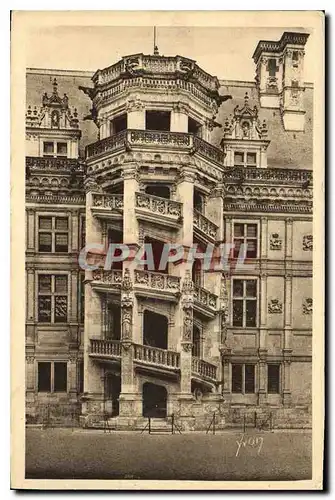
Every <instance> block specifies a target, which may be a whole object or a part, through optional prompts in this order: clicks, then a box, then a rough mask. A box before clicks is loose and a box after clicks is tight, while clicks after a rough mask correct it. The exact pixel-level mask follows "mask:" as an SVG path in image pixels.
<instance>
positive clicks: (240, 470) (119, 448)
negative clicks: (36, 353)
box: [26, 428, 312, 481]
mask: <svg viewBox="0 0 335 500" xmlns="http://www.w3.org/2000/svg"><path fill="white" fill-rule="evenodd" d="M261 438H262V439H261ZM311 450H312V444H311V433H309V432H299V431H292V432H273V433H270V432H256V431H250V432H249V431H248V432H246V434H245V435H243V434H242V433H241V432H237V431H231V432H229V431H226V432H222V433H220V434H216V435H214V436H213V435H206V433H205V432H204V433H189V434H183V435H148V434H142V435H141V434H140V433H139V432H133V433H130V432H129V433H128V432H119V433H116V432H114V433H110V434H109V433H104V432H103V431H98V430H82V429H74V430H71V429H46V430H40V429H33V428H28V429H27V431H26V478H27V479H174V480H176V479H180V480H183V479H184V480H187V479H188V480H230V481H231V480H254V481H256V480H282V481H283V480H295V479H311V474H312V465H311V463H312V459H311Z"/></svg>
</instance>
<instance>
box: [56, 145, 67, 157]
mask: <svg viewBox="0 0 335 500" xmlns="http://www.w3.org/2000/svg"><path fill="white" fill-rule="evenodd" d="M57 156H58V157H60V158H62V157H63V158H67V143H66V142H57Z"/></svg>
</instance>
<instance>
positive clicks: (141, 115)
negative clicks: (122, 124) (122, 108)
mask: <svg viewBox="0 0 335 500" xmlns="http://www.w3.org/2000/svg"><path fill="white" fill-rule="evenodd" d="M127 128H128V129H137V130H145V109H144V105H143V103H142V102H141V101H140V100H139V99H137V100H134V101H130V102H129V104H128V106H127Z"/></svg>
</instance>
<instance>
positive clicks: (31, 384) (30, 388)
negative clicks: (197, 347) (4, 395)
mask: <svg viewBox="0 0 335 500" xmlns="http://www.w3.org/2000/svg"><path fill="white" fill-rule="evenodd" d="M26 392H27V393H31V392H33V393H34V392H35V356H34V355H33V354H31V353H29V354H28V355H27V356H26Z"/></svg>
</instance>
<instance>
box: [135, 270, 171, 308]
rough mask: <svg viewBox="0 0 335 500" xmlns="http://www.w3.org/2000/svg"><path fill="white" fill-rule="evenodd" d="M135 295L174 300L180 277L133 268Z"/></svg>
mask: <svg viewBox="0 0 335 500" xmlns="http://www.w3.org/2000/svg"><path fill="white" fill-rule="evenodd" d="M134 289H135V294H136V295H141V296H144V297H153V298H155V299H159V298H161V299H163V300H169V301H173V302H176V301H177V300H178V298H179V294H180V278H179V276H172V275H171V274H165V273H156V272H153V271H142V270H135V274H134Z"/></svg>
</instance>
